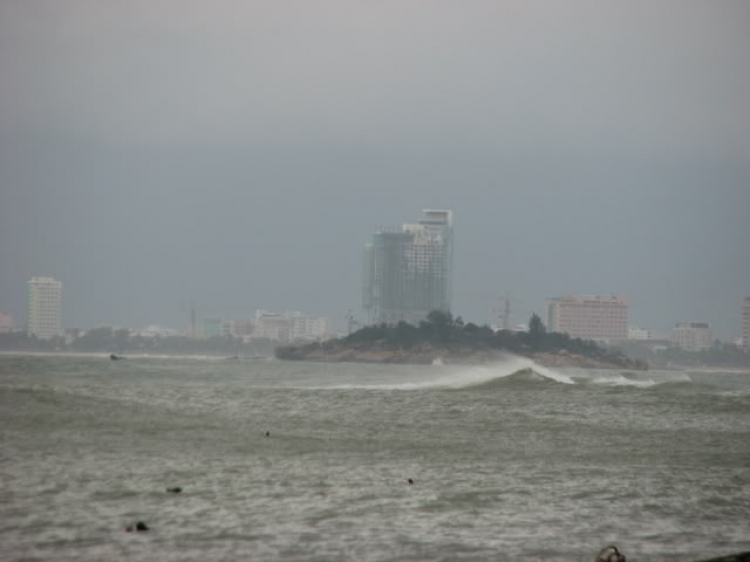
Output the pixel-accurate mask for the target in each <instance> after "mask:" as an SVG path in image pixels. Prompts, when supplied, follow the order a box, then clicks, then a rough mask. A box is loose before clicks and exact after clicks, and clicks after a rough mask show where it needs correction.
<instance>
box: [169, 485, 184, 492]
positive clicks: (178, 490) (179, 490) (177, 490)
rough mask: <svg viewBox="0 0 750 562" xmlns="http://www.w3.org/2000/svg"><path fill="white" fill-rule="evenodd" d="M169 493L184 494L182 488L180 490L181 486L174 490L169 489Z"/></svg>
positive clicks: (175, 487)
mask: <svg viewBox="0 0 750 562" xmlns="http://www.w3.org/2000/svg"><path fill="white" fill-rule="evenodd" d="M167 492H169V493H170V494H179V493H180V492H182V488H180V487H179V486H174V487H172V488H167Z"/></svg>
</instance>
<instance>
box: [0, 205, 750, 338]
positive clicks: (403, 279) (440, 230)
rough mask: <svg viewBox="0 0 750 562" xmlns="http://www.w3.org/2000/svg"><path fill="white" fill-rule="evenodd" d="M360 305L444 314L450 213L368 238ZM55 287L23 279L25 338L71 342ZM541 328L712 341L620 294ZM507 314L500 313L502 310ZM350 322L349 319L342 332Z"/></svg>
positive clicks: (266, 324) (307, 327)
mask: <svg viewBox="0 0 750 562" xmlns="http://www.w3.org/2000/svg"><path fill="white" fill-rule="evenodd" d="M364 258H365V261H364V266H365V267H364V283H363V306H364V309H365V311H366V312H367V315H368V320H369V322H377V323H380V322H385V323H389V324H395V323H397V322H400V321H406V322H409V323H412V324H416V323H418V322H419V321H420V320H423V319H425V318H426V316H427V314H428V313H429V312H431V311H433V310H442V311H445V312H450V309H451V285H452V275H453V271H452V268H453V213H452V211H447V210H431V209H427V210H424V211H423V215H422V218H421V219H420V220H419V221H418V222H417V223H416V224H404V225H402V228H401V230H400V231H379V232H376V233H375V234H373V236H372V241H371V243H369V244H367V245H366V246H365V253H364ZM62 294H63V285H62V283H61V282H60V281H58V280H56V279H54V278H52V277H32V278H31V279H30V280H29V282H28V324H27V326H26V330H27V332H28V334H29V335H31V336H35V337H37V338H40V339H48V338H53V337H57V336H63V335H65V336H66V337H67V338H68V339H75V338H76V337H78V336H79V335H80V334H81V333H82V332H81V331H80V330H77V329H72V328H69V329H65V330H64V329H63V322H62ZM740 309H741V316H742V336H741V338H739V339H738V340H736V341H735V343H736V344H737V345H740V346H742V347H743V348H744V349H745V350H747V351H750V297H745V299H744V300H743V301H742V303H741V307H740ZM191 312H192V314H191V317H192V320H191V327H190V330H189V335H190V337H203V338H213V337H224V336H232V337H235V338H240V339H243V340H245V341H252V340H261V339H263V340H270V341H273V342H279V343H288V342H294V341H315V340H318V341H320V340H324V339H327V338H329V337H331V335H332V332H333V330H332V325H331V321H330V320H329V319H328V318H322V317H321V318H312V317H309V316H306V315H303V314H302V313H301V312H299V311H291V312H290V311H286V312H283V313H276V312H268V311H265V310H257V311H256V312H255V315H254V317H253V318H252V319H242V320H238V319H223V318H206V319H204V321H203V325H202V329H200V328H199V327H197V326H196V323H195V310H192V311H191ZM545 312H546V325H547V329H548V330H549V331H552V332H561V333H566V334H568V335H570V336H571V337H575V338H582V339H588V340H594V341H598V342H602V343H617V342H622V341H625V340H630V341H632V342H641V343H642V344H643V345H645V346H647V347H650V348H652V349H657V348H658V349H666V348H668V347H674V346H676V347H679V348H682V349H685V350H687V351H702V350H705V349H708V348H710V347H712V346H713V344H714V337H713V331H712V327H711V324H710V323H708V322H701V321H697V322H677V323H676V324H675V326H674V330H673V332H672V334H671V338H670V337H669V336H654V335H653V334H652V332H651V331H650V330H647V329H643V328H639V327H636V326H630V325H629V324H628V300H627V298H626V297H625V296H622V295H567V296H562V297H554V298H549V299H547V301H546V305H545ZM506 313H507V311H506ZM356 325H358V323H357V322H356V320H355V319H354V317H353V316H351V314H350V316H349V328H350V330H351V329H352V326H356ZM15 329H17V327H16V323H15V321H14V318H13V317H12V316H11V315H10V314H7V313H3V312H0V334H4V333H8V332H12V331H14V330H15ZM132 333H133V334H138V335H141V336H146V337H166V336H175V335H179V333H178V332H177V331H176V330H172V329H168V328H162V327H158V326H149V327H148V328H145V329H143V330H138V331H133V332H132Z"/></svg>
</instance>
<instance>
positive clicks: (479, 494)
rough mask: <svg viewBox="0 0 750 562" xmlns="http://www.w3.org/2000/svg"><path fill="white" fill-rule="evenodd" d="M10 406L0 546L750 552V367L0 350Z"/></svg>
mask: <svg viewBox="0 0 750 562" xmlns="http://www.w3.org/2000/svg"><path fill="white" fill-rule="evenodd" d="M526 366H531V367H533V368H534V369H535V371H536V373H529V372H526V373H516V371H517V370H518V369H519V368H523V367H526ZM514 373H515V374H514ZM0 415H1V416H2V441H1V442H0V455H1V456H0V489H1V490H2V491H1V492H0V494H1V495H0V500H1V501H0V522H1V523H0V543H2V552H3V558H4V559H7V560H27V561H31V560H56V561H60V560H92V561H93V560H174V561H177V560H179V561H190V560H195V561H198V560H200V561H205V560H288V561H309V560H318V561H324V560H325V561H330V560H341V561H345V560H346V561H348V560H363V561H381V560H382V561H385V560H389V561H395V560H425V561H427V560H430V561H434V560H445V561H448V560H508V561H511V560H513V561H515V560H551V561H558V560H559V561H561V562H562V561H572V560H581V561H583V560H590V559H591V556H592V555H593V554H594V553H596V552H597V551H598V550H599V549H600V548H601V547H603V546H605V545H607V544H610V543H614V544H617V545H618V546H619V547H620V549H621V550H622V551H624V552H625V553H626V555H627V556H628V560H629V561H636V562H637V561H656V560H659V561H675V562H676V561H685V562H687V561H691V560H699V559H702V558H708V557H711V556H716V555H718V554H723V553H727V554H728V553H731V552H736V551H741V550H748V549H750V525H749V524H748V521H750V472H749V471H748V466H750V439H749V438H748V437H749V433H750V373H736V372H735V373H697V372H677V371H672V372H658V371H657V372H639V373H628V372H611V371H609V372H607V371H582V370H568V371H562V372H561V371H556V370H548V369H543V368H539V367H535V366H534V365H533V364H531V363H530V362H528V361H525V360H519V359H510V360H508V362H506V363H503V364H498V365H494V366H485V367H450V366H445V367H438V366H434V367H426V366H420V367H417V366H371V365H353V364H334V365H327V364H309V363H288V362H276V361H271V362H265V361H240V362H237V361H227V360H216V359H188V358H128V359H126V360H124V361H116V362H113V361H109V360H108V359H107V358H104V357H99V356H88V357H86V356H81V357H73V356H63V357H61V356H13V355H3V356H0ZM267 431H268V432H270V436H266V435H265V433H266V432H267ZM409 478H411V479H413V481H414V484H409V483H408V479H409ZM170 486H181V487H182V488H183V492H182V493H181V494H177V495H175V494H168V493H166V488H167V487H170ZM138 520H143V521H145V522H147V523H148V525H149V526H150V527H151V531H149V532H148V533H140V534H135V533H126V532H125V527H126V526H127V525H129V524H133V523H135V522H136V521H138Z"/></svg>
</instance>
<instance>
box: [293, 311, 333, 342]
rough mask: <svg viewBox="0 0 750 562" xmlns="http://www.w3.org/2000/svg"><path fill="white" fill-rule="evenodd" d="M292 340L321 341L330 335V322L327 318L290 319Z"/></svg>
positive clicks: (301, 317)
mask: <svg viewBox="0 0 750 562" xmlns="http://www.w3.org/2000/svg"><path fill="white" fill-rule="evenodd" d="M291 322H292V325H291V333H290V336H291V338H292V340H321V339H324V338H326V337H328V334H330V332H331V330H330V328H331V327H330V321H329V320H328V318H305V317H304V316H298V317H295V318H291Z"/></svg>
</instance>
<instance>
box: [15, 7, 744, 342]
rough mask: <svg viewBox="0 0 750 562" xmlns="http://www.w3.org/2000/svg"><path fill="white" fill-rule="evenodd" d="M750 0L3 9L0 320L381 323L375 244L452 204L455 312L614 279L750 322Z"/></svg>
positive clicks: (719, 316) (726, 328)
mask: <svg viewBox="0 0 750 562" xmlns="http://www.w3.org/2000/svg"><path fill="white" fill-rule="evenodd" d="M748 100H750V3H748V2H746V1H744V0H741V1H736V2H732V1H721V0H719V1H713V2H697V1H660V2H647V1H637V2H595V1H568V2H537V1H528V0H523V1H520V0H519V1H508V2H498V1H492V2H490V1H486V2H485V1H472V2H453V1H440V0H437V1H433V2H416V1H408V0H407V1H405V0H398V1H384V2H347V1H318V2H303V1H298V2H280V1H278V0H273V1H253V2H243V1H217V2H198V1H192V0H187V1H186V0H182V1H179V2H178V1H175V0H166V1H159V0H157V1H154V0H140V1H136V0H129V1H127V2H101V1H98V0H91V1H83V0H68V1H65V2H59V1H56V0H49V1H40V0H6V1H4V2H2V3H0V264H1V266H0V312H7V313H11V314H13V315H14V316H15V317H16V319H17V320H18V321H19V322H21V323H22V322H23V321H24V320H25V314H26V312H25V310H26V300H27V289H28V288H27V282H28V280H29V279H30V278H31V277H33V276H51V277H54V278H56V279H59V280H60V281H62V282H63V283H64V313H63V317H64V324H65V326H66V327H82V328H85V327H91V326H96V325H100V324H116V325H124V326H132V327H138V326H145V325H147V324H160V325H164V326H170V327H174V328H177V329H181V330H184V329H185V328H186V326H187V324H188V315H189V309H190V306H191V304H192V303H194V304H195V307H196V309H197V314H198V315H199V316H200V317H221V316H227V317H250V316H251V315H252V312H253V310H255V309H256V308H260V309H267V310H278V311H282V310H287V309H294V310H303V311H305V312H306V313H308V314H310V315H314V316H327V317H330V318H332V319H333V320H334V322H335V323H336V324H337V325H338V326H343V325H344V316H345V315H346V314H347V311H348V310H350V309H351V310H352V311H353V312H354V313H355V314H360V310H361V300H362V248H363V245H364V244H365V243H367V242H368V241H369V240H370V238H371V236H372V233H373V232H375V231H376V230H377V229H379V228H383V227H394V228H400V225H401V224H402V223H409V222H414V221H415V219H417V218H418V216H419V214H420V213H421V210H422V209H427V208H434V209H450V210H452V211H453V213H454V218H455V223H454V226H455V230H454V236H455V238H454V270H453V310H452V312H453V313H454V314H456V315H461V316H463V317H464V318H467V319H471V320H473V321H475V322H480V323H483V322H496V317H495V316H494V315H495V313H494V312H493V309H500V308H501V307H502V304H501V301H500V300H499V299H498V297H500V296H503V295H505V294H506V293H510V294H511V295H512V296H513V297H514V299H515V300H514V303H513V306H514V311H515V312H514V318H513V321H514V323H520V322H525V321H526V320H527V319H528V317H529V315H530V314H531V313H532V312H538V313H541V312H542V310H543V304H544V301H545V299H546V298H548V297H553V296H559V295H564V294H597V295H606V294H620V295H625V296H627V298H628V300H629V315H630V323H631V324H633V325H637V326H642V327H645V328H649V329H651V330H653V331H655V332H658V333H664V334H669V333H670V331H671V329H672V327H673V326H674V323H675V322H679V321H701V322H703V321H705V322H711V323H712V325H713V329H714V335H715V336H716V337H719V338H722V339H726V340H729V339H732V338H735V337H737V336H739V334H740V306H741V302H742V299H743V298H744V297H746V296H750V250H749V249H748V241H750V110H749V106H748Z"/></svg>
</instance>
